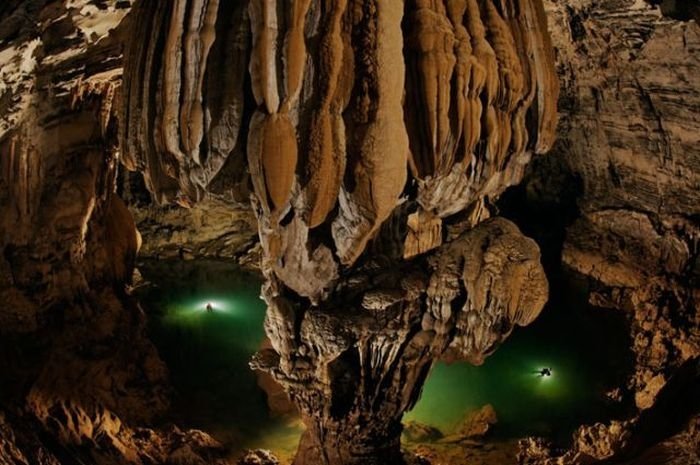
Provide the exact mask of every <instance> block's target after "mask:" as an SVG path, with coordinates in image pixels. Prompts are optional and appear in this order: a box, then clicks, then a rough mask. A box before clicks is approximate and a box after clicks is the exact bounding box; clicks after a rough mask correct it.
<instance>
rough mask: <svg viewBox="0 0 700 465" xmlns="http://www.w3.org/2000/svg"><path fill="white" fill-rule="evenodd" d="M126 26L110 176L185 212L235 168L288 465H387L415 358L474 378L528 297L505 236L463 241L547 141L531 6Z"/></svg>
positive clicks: (527, 307) (246, 7)
mask: <svg viewBox="0 0 700 465" xmlns="http://www.w3.org/2000/svg"><path fill="white" fill-rule="evenodd" d="M133 18H134V24H133V30H134V31H136V33H135V36H136V37H139V40H134V41H132V42H130V43H129V44H128V45H127V52H126V59H125V79H124V83H123V85H124V87H123V95H124V96H125V98H124V99H123V101H122V102H123V106H122V109H121V111H120V115H121V116H122V118H123V119H122V122H123V124H122V126H121V136H122V147H124V148H125V152H126V154H125V164H126V166H127V167H128V168H130V169H135V170H142V171H143V172H144V174H145V177H146V182H147V186H148V188H149V189H150V190H151V191H153V192H154V194H155V195H156V197H157V198H159V199H161V200H163V201H174V202H178V203H180V204H182V205H192V204H194V203H196V202H198V201H200V200H201V199H203V198H204V197H205V196H206V195H207V192H208V191H209V190H210V185H211V184H212V182H214V180H215V179H216V178H217V177H218V176H221V175H222V173H224V172H225V169H226V166H227V165H228V164H231V163H233V164H239V163H240V160H239V159H240V158H242V157H245V160H246V161H247V169H248V171H249V174H250V181H251V184H252V191H253V197H252V199H253V205H254V210H255V213H256V216H257V219H258V231H259V238H260V242H261V245H262V251H263V262H262V271H263V273H264V275H265V276H266V278H267V284H266V285H265V288H264V292H263V295H264V297H265V299H266V301H267V303H268V318H267V324H266V329H267V332H268V336H269V337H270V340H271V343H272V346H273V349H271V350H266V351H264V352H263V353H261V355H260V357H259V358H257V359H256V361H255V362H254V363H255V365H256V366H257V367H258V368H261V369H265V370H267V371H270V372H271V373H272V374H273V375H274V376H275V377H276V379H277V380H278V381H279V382H281V383H282V384H283V385H284V386H285V387H286V388H287V390H288V392H289V393H290V395H291V397H292V399H293V400H294V401H295V402H296V403H297V404H298V405H299V407H300V409H301V411H302V413H303V416H304V418H305V422H306V424H307V427H308V431H307V433H306V434H305V436H304V439H303V440H302V443H301V445H300V448H299V454H298V457H297V462H298V463H300V464H301V463H338V464H341V463H348V464H350V463H398V462H399V461H400V460H401V453H400V447H399V437H400V432H401V426H400V425H401V424H400V419H401V416H402V414H403V412H404V411H405V410H406V409H407V408H409V407H410V406H412V405H413V403H414V402H415V401H416V400H417V397H418V394H419V393H420V388H421V385H422V383H423V381H424V380H425V377H426V376H427V373H428V372H429V370H430V366H431V364H432V362H433V361H434V360H435V359H436V358H438V357H439V356H440V355H441V354H442V353H443V352H445V351H447V350H448V349H449V350H450V352H451V355H454V356H456V357H458V358H463V359H467V360H470V361H472V362H474V363H481V362H482V361H483V359H484V357H485V356H486V355H488V354H489V353H490V352H492V351H493V350H495V348H496V347H497V346H498V344H499V343H500V342H501V341H502V340H503V339H504V338H505V337H506V336H507V335H508V334H509V333H510V331H511V330H512V328H513V326H515V325H517V324H520V325H525V324H528V323H529V322H531V321H532V320H533V319H534V318H535V317H536V316H537V314H538V313H539V311H540V310H541V309H542V306H543V305H544V303H545V301H546V296H547V284H546V279H545V277H544V274H543V272H542V268H541V265H540V264H539V259H538V257H539V253H538V251H537V248H536V246H534V244H532V243H529V242H527V241H526V240H525V239H524V238H523V237H522V235H521V233H520V232H519V231H518V230H517V228H515V227H514V226H512V225H510V224H509V223H507V222H505V220H495V221H494V222H492V223H489V225H490V226H489V227H487V228H486V229H483V230H482V229H477V230H475V232H473V233H471V235H470V233H469V232H468V231H469V229H470V228H471V227H474V226H476V225H478V224H479V223H480V222H481V221H482V220H484V219H486V218H488V216H489V210H488V205H489V202H493V201H495V199H496V198H497V197H498V196H499V194H500V193H501V192H503V191H504V190H505V189H506V188H507V187H509V186H511V185H513V184H516V183H517V182H519V180H520V178H521V177H522V176H523V173H524V168H525V166H526V164H527V163H528V161H529V160H530V158H531V157H533V156H535V155H538V154H541V153H544V152H545V151H547V150H548V149H549V148H550V146H551V145H552V142H553V139H554V134H555V127H556V119H557V114H556V102H557V98H558V91H559V87H558V80H557V77H556V74H555V69H554V55H553V49H552V45H551V42H550V39H549V35H548V32H547V26H546V18H545V16H544V9H543V5H542V3H541V2H540V1H530V0H524V1H507V2H491V1H479V2H477V1H475V0H469V1H447V2H443V1H413V0H410V1H406V2H399V1H397V2H380V1H358V0H342V1H337V2H319V1H311V0H298V1H296V0H295V1H291V2H282V1H275V0H253V1H250V2H239V3H237V4H235V5H225V4H223V3H221V4H219V3H217V2H197V1H178V2H164V1H160V2H141V3H137V4H136V6H135V7H134V10H133ZM212 34H213V36H212ZM143 37H147V38H148V40H146V41H144V40H142V38H143ZM221 82H227V83H230V85H229V86H227V90H228V92H226V93H225V94H224V93H222V91H221V88H220V85H219V83H221ZM214 135H216V136H217V137H214ZM239 146H240V149H237V147H239ZM237 190H243V189H237ZM455 218H458V219H459V221H458V223H459V227H455V228H453V229H454V231H452V233H451V234H452V237H450V238H449V240H448V241H447V242H448V243H447V244H446V245H444V246H442V248H441V245H442V244H443V243H444V242H446V239H447V229H443V223H445V222H446V224H448V225H449V224H452V223H455ZM408 229H410V233H409V232H408ZM476 231H486V232H484V233H483V234H482V235H479V234H478V233H477V232H476ZM465 235H466V236H465ZM488 236H493V237H492V238H491V239H492V241H495V242H492V241H491V240H489V239H487V237H488ZM450 244H453V245H450ZM451 247H453V248H451ZM441 250H442V252H440V251H441ZM368 251H369V252H368ZM431 251H432V253H431V255H436V256H437V257H438V258H435V260H434V261H432V262H431V261H430V260H428V261H426V258H425V257H423V255H424V254H426V253H429V252H431ZM478 251H481V252H482V253H483V254H484V255H479V254H478V253H477V252H478ZM452 255H454V256H455V257H460V256H462V258H461V259H460V260H458V261H456V262H454V263H452V262H451V261H449V260H448V258H449V257H451V256H452ZM403 257H406V258H411V257H416V258H413V259H411V260H410V261H407V262H404V261H403ZM440 257H441V258H440ZM440 262H444V263H440ZM465 263H466V264H465ZM406 267H408V268H406ZM426 267H428V268H431V267H432V268H434V270H435V271H434V272H433V273H432V277H429V276H422V277H414V279H412V280H409V281H408V282H402V281H401V280H400V279H399V277H398V276H393V273H394V272H395V271H391V270H397V269H401V268H406V269H407V270H408V269H411V268H413V269H415V271H416V272H418V271H419V270H421V269H423V270H425V271H427V270H428V268H426ZM523 267H524V268H523ZM358 270H362V271H358ZM414 274H415V273H414V272H411V273H409V275H410V276H413V275H414ZM419 274H420V273H419ZM373 275H377V277H376V278H375V279H376V280H379V281H386V284H385V285H384V286H377V284H378V283H373V282H371V281H368V276H373ZM355 281H357V282H355ZM357 283H362V284H363V286H364V287H365V289H362V288H361V287H360V288H358V284H357ZM460 283H461V284H460ZM426 299H427V300H426ZM461 299H466V300H465V302H464V303H463V304H460V305H463V308H462V309H461V310H460V311H457V310H456V309H455V310H454V311H453V310H452V307H453V305H456V303H455V302H457V301H460V300H461ZM377 312H378V313H377ZM392 320H394V323H392V324H390V323H389V322H390V321H392ZM387 331H388V332H387ZM338 335H340V339H338V340H336V338H337V337H338ZM344 372H345V374H344ZM360 386H363V387H362V388H361V389H360V390H359V392H358V391H357V390H358V389H359V388H360ZM377 396H380V398H379V399H377V398H376V397H377ZM326 399H327V400H326ZM361 425H365V426H366V427H362V426H361ZM367 425H370V426H367ZM358 428H361V429H363V430H362V431H358Z"/></svg>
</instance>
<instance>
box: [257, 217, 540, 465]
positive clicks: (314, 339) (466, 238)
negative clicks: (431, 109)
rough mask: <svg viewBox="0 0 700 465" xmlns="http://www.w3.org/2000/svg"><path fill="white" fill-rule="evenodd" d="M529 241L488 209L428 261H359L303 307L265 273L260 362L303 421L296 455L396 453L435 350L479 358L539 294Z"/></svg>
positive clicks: (378, 459)
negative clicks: (329, 292) (330, 291)
mask: <svg viewBox="0 0 700 465" xmlns="http://www.w3.org/2000/svg"><path fill="white" fill-rule="evenodd" d="M539 258H540V257H539V249H538V248H537V246H536V245H535V243H534V242H533V241H532V240H531V239H527V238H525V237H524V236H522V234H521V233H520V231H519V230H518V229H517V227H515V226H514V225H513V224H512V223H510V222H508V221H506V220H504V219H501V218H494V219H492V220H488V221H486V222H484V223H482V224H480V225H478V226H477V227H476V228H474V229H473V230H469V231H466V232H464V233H462V234H460V235H459V237H457V238H456V239H455V240H453V241H451V242H450V243H448V244H446V245H445V246H443V247H442V248H440V249H438V251H437V253H436V254H434V255H433V256H431V257H430V258H428V259H425V258H418V259H415V260H412V261H407V262H394V263H387V262H385V261H384V260H382V259H377V261H370V262H368V263H366V264H365V265H363V266H359V267H357V268H356V269H355V271H354V272H353V273H351V274H349V275H348V276H346V277H344V278H343V279H341V280H340V281H339V283H338V286H337V287H336V292H337V293H339V294H340V295H342V299H338V300H331V301H328V302H325V303H324V304H323V305H322V306H321V307H312V308H307V306H306V305H304V304H303V303H300V302H297V301H295V299H294V297H293V296H291V295H289V293H288V291H285V290H284V287H283V286H282V285H281V283H280V282H278V281H277V280H271V281H269V282H268V283H267V284H266V285H265V287H264V289H263V296H264V297H265V300H266V301H267V304H268V313H267V318H266V330H267V333H268V335H269V336H270V340H271V342H272V349H265V350H262V351H261V352H259V353H258V354H257V356H256V357H255V359H254V361H253V366H254V367H255V368H258V369H262V370H265V371H269V372H270V373H271V374H272V375H273V377H274V378H275V379H276V380H277V381H278V382H279V383H281V384H282V385H283V386H284V387H285V388H286V389H287V392H288V393H289V394H290V396H291V398H292V400H293V401H294V402H295V403H296V404H297V405H298V406H299V408H300V411H301V413H302V415H303V417H304V421H305V423H306V426H307V431H306V432H305V433H304V436H303V437H302V441H301V443H300V445H299V451H298V454H297V458H296V462H295V463H297V464H311V463H331V464H390V463H402V461H401V450H400V447H399V440H400V435H401V430H402V426H401V417H402V415H403V413H404V412H405V411H406V410H407V409H410V408H411V407H412V406H413V405H414V404H415V402H416V401H417V400H418V397H419V395H420V391H421V387H422V384H423V382H424V381H425V379H426V377H427V376H428V373H429V372H430V368H431V366H432V363H433V362H434V361H435V360H437V359H438V358H439V357H441V356H443V354H445V353H449V354H450V356H451V357H453V358H455V359H467V360H470V361H472V362H473V363H481V362H482V361H483V359H484V357H486V356H487V355H488V354H490V353H491V352H493V351H494V350H495V349H496V348H497V347H498V345H499V344H500V342H501V341H503V340H504V339H505V338H506V337H507V336H508V335H509V334H510V332H511V331H512V330H513V328H514V327H515V326H516V325H520V326H524V325H527V324H529V323H530V322H531V321H532V319H534V318H535V317H536V316H537V315H538V314H539V312H540V310H541V309H542V307H543V305H544V303H545V301H546V300H547V280H546V278H545V275H544V271H543V270H542V267H541V265H540V262H539Z"/></svg>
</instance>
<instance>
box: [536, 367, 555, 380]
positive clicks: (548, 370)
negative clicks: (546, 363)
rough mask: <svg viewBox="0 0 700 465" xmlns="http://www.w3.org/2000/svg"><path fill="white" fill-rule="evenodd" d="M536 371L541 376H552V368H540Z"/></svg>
mask: <svg viewBox="0 0 700 465" xmlns="http://www.w3.org/2000/svg"><path fill="white" fill-rule="evenodd" d="M538 373H539V375H540V376H541V377H543V378H544V377H545V376H552V369H551V368H542V369H541V370H540V371H539V372H538Z"/></svg>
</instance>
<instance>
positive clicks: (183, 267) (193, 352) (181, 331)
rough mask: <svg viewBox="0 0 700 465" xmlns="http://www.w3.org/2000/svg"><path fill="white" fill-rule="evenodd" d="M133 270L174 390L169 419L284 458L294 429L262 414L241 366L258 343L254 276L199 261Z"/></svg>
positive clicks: (251, 378) (252, 379) (250, 376)
mask: <svg viewBox="0 0 700 465" xmlns="http://www.w3.org/2000/svg"><path fill="white" fill-rule="evenodd" d="M139 270H140V271H141V274H142V275H143V277H144V279H146V280H147V281H149V282H150V284H149V285H147V286H144V287H143V288H141V289H140V290H139V293H138V297H139V300H140V302H141V304H142V306H143V307H144V308H145V310H146V312H147V313H148V314H149V316H150V318H149V328H150V336H151V339H152V340H153V341H154V343H155V344H156V346H157V348H158V351H159V353H160V355H161V357H162V358H163V359H164V361H165V363H166V364H167V366H168V369H169V371H170V379H171V383H172V385H173V387H174V390H175V396H174V397H175V401H174V405H173V409H172V415H173V417H175V418H173V419H174V420H177V421H178V423H179V424H183V425H186V426H187V427H189V428H200V429H204V430H206V431H208V432H212V433H213V434H214V435H215V437H216V438H217V439H219V440H220V441H223V442H226V443H229V445H231V446H233V447H234V449H243V448H257V447H263V448H268V449H270V448H272V449H280V451H281V453H283V452H285V451H286V452H289V453H291V452H292V451H293V450H294V449H295V448H296V443H297V442H298V437H299V434H300V431H301V430H300V427H299V425H298V424H297V423H296V422H295V421H294V420H293V419H289V418H277V417H275V416H274V415H272V414H270V412H269V409H268V406H267V401H266V395H265V393H264V391H263V390H262V389H261V388H260V387H259V386H258V383H257V378H256V375H255V373H254V372H252V371H251V370H250V368H249V367H248V362H249V360H250V357H251V355H252V354H253V353H254V352H255V351H256V350H258V349H259V348H260V345H261V344H262V342H263V339H264V330H263V320H264V317H265V305H264V303H263V302H262V300H260V298H259V294H260V284H261V281H260V278H259V277H257V276H256V275H254V274H251V273H248V272H246V271H244V270H242V269H240V268H238V267H237V266H235V265H231V264H228V263H225V262H218V261H203V260H199V261H191V262H183V261H157V262H156V261H145V262H143V263H141V264H140V265H139ZM207 304H211V306H212V311H211V312H209V311H207Z"/></svg>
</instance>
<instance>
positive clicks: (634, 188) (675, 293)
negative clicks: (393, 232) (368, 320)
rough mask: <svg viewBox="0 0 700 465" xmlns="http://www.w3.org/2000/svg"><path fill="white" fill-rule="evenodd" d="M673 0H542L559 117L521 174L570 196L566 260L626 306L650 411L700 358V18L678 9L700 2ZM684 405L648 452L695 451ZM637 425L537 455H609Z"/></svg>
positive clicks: (544, 196) (636, 385) (632, 391)
mask: <svg viewBox="0 0 700 465" xmlns="http://www.w3.org/2000/svg"><path fill="white" fill-rule="evenodd" d="M650 3H659V2H650ZM663 3H664V8H661V9H659V8H655V7H654V6H652V5H650V4H648V3H645V2H635V1H626V0H620V1H606V2H603V1H595V0H581V1H572V2H566V4H563V3H560V2H554V1H547V2H545V8H546V11H547V16H548V19H549V25H550V31H551V33H552V41H553V43H554V46H555V50H556V55H557V70H558V75H559V76H560V80H561V89H562V95H561V98H560V100H559V112H560V123H559V128H558V131H557V136H558V137H557V142H556V144H555V145H554V147H553V149H552V151H551V152H550V154H549V155H548V156H547V157H548V158H547V159H546V160H543V161H542V163H539V162H538V163H535V164H533V165H531V167H530V168H531V169H530V170H529V172H528V174H527V175H526V177H525V180H524V192H525V195H526V196H527V197H528V198H529V199H530V200H529V201H530V202H532V204H533V205H538V204H540V205H557V204H559V205H560V206H562V210H559V214H561V216H562V217H567V218H566V219H562V221H561V222H559V224H560V225H561V226H562V227H565V231H563V234H562V236H563V244H562V250H561V254H560V255H561V260H562V263H563V264H564V265H565V266H566V267H568V269H570V270H573V271H574V272H576V273H580V274H582V275H584V276H587V277H588V278H589V282H590V285H591V293H590V296H589V299H590V301H591V303H593V304H595V305H597V306H601V307H607V308H611V309H613V310H616V311H623V312H624V313H625V315H626V316H627V317H628V320H629V322H630V331H631V337H632V341H633V345H632V349H633V351H634V353H635V359H636V363H635V370H634V373H633V374H632V376H631V378H630V380H629V382H628V384H627V385H626V386H621V388H622V392H623V393H624V395H625V396H629V397H630V398H631V399H632V400H633V402H634V404H635V405H636V407H637V408H638V410H639V411H640V412H646V411H649V410H650V409H651V410H652V411H654V409H657V410H661V408H660V407H658V406H656V398H657V396H659V395H661V394H662V393H664V391H669V392H673V391H674V390H675V388H674V387H673V386H671V387H668V384H669V383H670V382H671V380H673V379H674V378H675V377H677V376H679V375H678V370H679V369H680V368H681V367H682V366H687V365H689V364H690V366H692V365H693V363H694V361H696V360H697V357H698V355H700V320H699V319H698V313H697V308H698V299H699V298H700V281H698V276H699V275H698V270H699V268H698V263H699V262H698V253H699V251H700V249H699V245H700V242H699V241H700V217H699V216H698V213H699V212H700V171H699V169H700V144H698V142H699V140H698V138H699V137H700V120H699V119H698V109H699V108H700V106H699V103H700V26H699V25H698V23H697V22H695V21H693V20H692V18H693V16H692V15H690V14H680V12H679V11H678V10H673V9H669V8H670V7H671V4H672V3H678V4H679V6H683V8H688V11H690V10H693V9H695V10H694V11H697V7H696V6H694V5H693V4H694V2H663ZM679 19H680V20H683V21H680V20H679ZM568 201H572V203H571V204H569V205H567V204H566V202H568ZM555 211H556V210H555ZM691 371H692V369H691ZM687 382H690V383H692V382H691V381H687ZM671 384H672V385H673V383H671ZM665 395H666V396H669V394H668V393H666V394H665ZM678 398H679V399H680V398H681V397H678ZM684 402H686V404H685V405H686V406H685V407H679V406H676V407H674V408H677V409H680V410H679V411H683V412H685V418H686V423H684V424H683V425H682V426H681V425H676V426H674V427H673V428H671V427H670V426H669V427H668V430H667V431H664V433H659V434H660V436H657V439H658V438H659V437H664V436H663V435H664V434H665V435H666V436H665V437H666V438H668V436H669V435H673V434H675V432H679V431H680V430H683V432H681V433H679V434H678V435H676V436H673V438H670V439H668V442H667V446H660V447H658V448H655V449H653V450H654V451H655V452H652V451H651V450H650V452H649V454H654V453H656V454H662V455H663V454H664V453H665V454H666V459H665V460H668V461H669V463H679V464H680V463H688V460H691V459H690V458H688V457H692V456H693V454H696V452H693V451H694V450H695V444H697V433H696V426H694V425H695V423H696V422H697V420H692V419H689V417H690V418H692V416H693V415H695V416H697V410H695V411H694V410H693V407H691V405H692V402H688V401H684ZM676 414H677V411H676V413H672V410H669V411H666V412H665V413H658V412H657V413H655V414H654V415H657V418H659V417H660V416H665V417H667V418H672V417H675V416H676ZM632 416H634V415H632ZM645 416H646V417H650V416H651V415H648V414H645V413H642V417H645ZM645 421H648V420H645ZM633 422H634V421H633ZM651 422H653V421H651ZM667 426H668V425H667ZM637 428H638V427H637V426H633V425H632V424H630V423H622V424H621V423H616V422H613V423H611V424H598V425H590V426H587V427H584V428H582V429H581V430H580V431H578V432H577V433H576V435H575V437H574V447H573V449H572V450H571V451H569V453H567V454H566V455H565V456H564V457H563V458H559V459H556V460H558V461H556V460H555V459H554V458H553V457H552V456H557V455H560V454H561V452H560V453H559V454H557V452H554V451H552V450H549V452H548V453H545V454H543V455H542V456H540V457H539V458H538V459H537V458H536V459H533V460H532V461H529V462H527V463H554V462H555V461H556V463H579V461H585V460H602V459H608V460H610V461H611V462H612V461H614V460H613V458H614V457H616V456H617V455H624V453H625V452H624V451H628V450H629V449H633V448H635V447H641V446H639V444H640V443H642V442H644V440H643V439H641V437H640V436H643V435H646V434H649V431H648V430H647V431H646V432H645V433H633V431H636V429H637ZM659 428H661V429H662V428H663V427H660V426H659ZM674 428H675V429H674ZM640 429H641V428H640ZM648 429H649V430H651V429H653V427H648ZM657 433H658V431H657ZM631 444H636V445H635V446H631ZM647 446H649V444H647ZM664 447H665V448H664ZM535 449H537V447H535ZM663 451H666V452H663ZM530 452H532V451H530ZM637 452H639V450H638V449H637ZM688 454H690V455H688ZM527 455H528V454H524V456H527ZM536 455H537V453H534V456H536ZM586 457H587V458H586ZM628 459H629V457H628ZM524 460H525V459H524ZM630 463H636V462H630ZM640 463H644V462H643V461H642V462H640Z"/></svg>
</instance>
